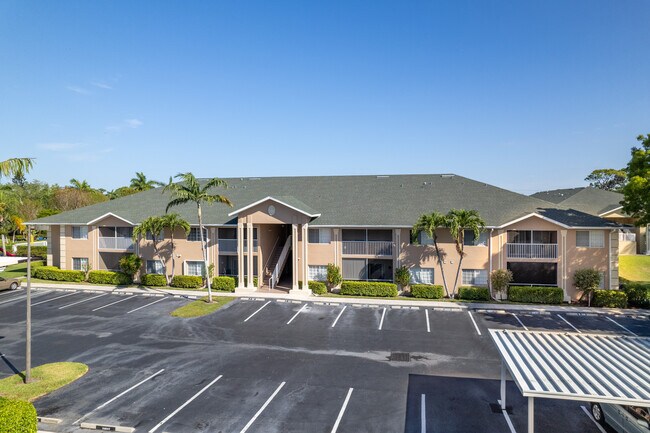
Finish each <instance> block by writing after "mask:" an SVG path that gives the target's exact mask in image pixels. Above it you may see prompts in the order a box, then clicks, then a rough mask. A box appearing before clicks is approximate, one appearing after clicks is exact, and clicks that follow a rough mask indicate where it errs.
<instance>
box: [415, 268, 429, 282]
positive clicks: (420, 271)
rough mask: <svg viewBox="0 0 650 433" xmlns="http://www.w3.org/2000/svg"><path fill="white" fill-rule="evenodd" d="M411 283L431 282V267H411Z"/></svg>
mask: <svg viewBox="0 0 650 433" xmlns="http://www.w3.org/2000/svg"><path fill="white" fill-rule="evenodd" d="M409 272H410V273H411V284H433V268H411V269H409Z"/></svg>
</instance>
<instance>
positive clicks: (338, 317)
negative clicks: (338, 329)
mask: <svg viewBox="0 0 650 433" xmlns="http://www.w3.org/2000/svg"><path fill="white" fill-rule="evenodd" d="M346 308H348V306H347V305H344V306H343V308H342V309H341V312H340V313H339V315H338V316H336V319H335V320H334V323H332V328H333V327H335V326H336V322H338V321H339V319H340V318H341V314H343V312H344V311H345V309H346Z"/></svg>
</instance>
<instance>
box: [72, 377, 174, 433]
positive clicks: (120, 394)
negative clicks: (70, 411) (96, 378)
mask: <svg viewBox="0 0 650 433" xmlns="http://www.w3.org/2000/svg"><path fill="white" fill-rule="evenodd" d="M163 371H165V369H164V368H163V369H161V370H158V371H157V372H155V373H154V374H152V375H151V376H149V377H147V378H146V379H144V380H142V381H140V382H138V383H136V384H135V385H133V386H132V387H131V388H129V389H127V390H126V391H122V392H121V393H119V394H118V395H116V396H115V397H113V398H111V399H110V400H108V401H107V402H105V403H102V404H100V405H99V406H97V407H96V408H95V409H93V410H91V411H90V412H88V413H87V414H85V415H84V416H82V417H81V418H79V419H78V420H76V421H75V422H73V423H72V424H73V425H75V424H79V423H80V422H81V421H83V420H85V419H86V418H88V416H90V415H92V414H93V413H94V412H96V411H98V410H99V409H102V408H104V407H106V406H108V405H109V404H111V403H113V402H114V401H115V400H117V399H118V398H120V397H122V396H123V395H125V394H127V393H129V392H131V391H133V390H134V389H136V388H137V387H139V386H140V385H142V384H143V383H145V382H147V381H149V380H151V379H153V378H154V377H156V376H158V375H159V374H161V373H162V372H163Z"/></svg>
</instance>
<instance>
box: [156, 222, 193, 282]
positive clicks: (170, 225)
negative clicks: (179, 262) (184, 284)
mask: <svg viewBox="0 0 650 433" xmlns="http://www.w3.org/2000/svg"><path fill="white" fill-rule="evenodd" d="M162 218H163V226H164V227H165V228H166V229H167V230H169V233H170V241H171V249H172V251H171V256H172V274H171V277H170V281H171V280H173V279H174V269H175V268H176V254H175V250H176V245H175V244H174V232H175V231H176V230H183V231H184V232H185V236H187V235H188V234H189V233H190V223H188V222H187V221H185V220H184V219H183V218H181V217H180V216H179V215H178V214H177V213H169V214H167V215H165V216H163V217H162Z"/></svg>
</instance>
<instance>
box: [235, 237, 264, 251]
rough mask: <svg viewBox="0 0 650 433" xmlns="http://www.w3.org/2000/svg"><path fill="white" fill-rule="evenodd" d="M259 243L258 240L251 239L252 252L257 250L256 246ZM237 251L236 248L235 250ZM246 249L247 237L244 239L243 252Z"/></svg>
mask: <svg viewBox="0 0 650 433" xmlns="http://www.w3.org/2000/svg"><path fill="white" fill-rule="evenodd" d="M258 244H259V241H258V240H257V239H253V252H255V251H257V246H258ZM235 251H237V250H235ZM247 251H248V239H244V252H247Z"/></svg>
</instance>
